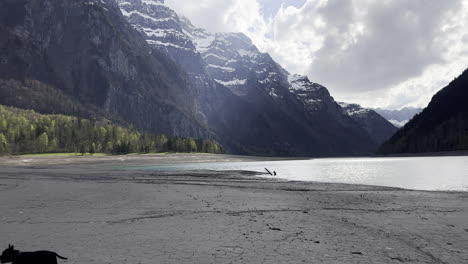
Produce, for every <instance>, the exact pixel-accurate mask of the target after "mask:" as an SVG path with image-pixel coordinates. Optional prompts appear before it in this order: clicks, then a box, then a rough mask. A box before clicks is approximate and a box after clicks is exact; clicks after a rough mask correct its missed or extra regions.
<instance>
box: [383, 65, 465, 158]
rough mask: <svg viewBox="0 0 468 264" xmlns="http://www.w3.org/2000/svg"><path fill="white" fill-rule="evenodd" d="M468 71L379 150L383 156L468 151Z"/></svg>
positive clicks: (443, 90) (435, 97)
mask: <svg viewBox="0 0 468 264" xmlns="http://www.w3.org/2000/svg"><path fill="white" fill-rule="evenodd" d="M467 101H468V70H465V71H464V72H463V73H462V75H461V76H459V77H458V78H456V79H455V80H454V81H452V82H451V83H450V84H449V85H448V86H447V87H445V88H444V89H442V90H441V91H439V92H438V93H437V94H436V95H435V96H434V97H433V98H432V100H431V102H430V103H429V106H428V107H427V108H426V109H424V110H423V111H422V112H421V113H420V114H418V115H416V116H415V117H414V118H413V119H412V120H411V121H410V122H409V123H408V124H406V125H405V126H404V127H403V128H402V129H401V130H399V131H398V132H397V133H396V134H395V135H394V136H393V137H392V138H391V139H390V140H388V141H387V142H386V143H385V144H383V145H382V146H381V147H380V150H379V153H381V154H399V153H424V152H442V151H463V150H468V104H467V103H466V102H467Z"/></svg>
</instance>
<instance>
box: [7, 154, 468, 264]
mask: <svg viewBox="0 0 468 264" xmlns="http://www.w3.org/2000/svg"><path fill="white" fill-rule="evenodd" d="M252 159H256V160H259V159H260V160H261V158H245V157H233V156H210V155H167V156H132V157H129V156H123V157H61V158H58V157H14V158H1V159H0V212H1V214H0V241H1V243H3V245H4V246H1V247H5V248H6V246H7V245H8V243H13V244H15V245H16V246H17V247H18V248H20V249H24V250H40V249H47V250H53V251H57V252H58V253H59V254H61V255H63V256H66V257H68V258H69V260H68V261H66V263H70V264H71V263H73V264H75V263H76V264H78V263H89V264H94V263H96V264H97V263H99V264H103V263H119V264H120V263H132V264H135V263H142V264H143V263H148V264H150V263H457V264H458V263H468V193H449V192H420V191H409V190H401V189H394V188H385V187H372V186H357V185H340V184H322V183H303V182H285V181H274V180H267V179H262V178H259V177H257V175H256V174H255V173H253V172H247V171H223V172H216V171H192V172H187V171H185V172H178V171H171V172H155V171H143V170H126V169H125V168H124V167H123V166H122V164H126V165H131V166H132V165H135V166H137V165H138V166H141V165H144V164H154V163H157V164H173V163H177V162H181V161H184V162H204V161H244V160H252Z"/></svg>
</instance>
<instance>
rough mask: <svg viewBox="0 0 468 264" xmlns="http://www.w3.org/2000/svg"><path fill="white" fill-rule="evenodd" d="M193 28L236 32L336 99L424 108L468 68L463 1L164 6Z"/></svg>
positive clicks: (246, 0)
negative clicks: (192, 24) (244, 35)
mask: <svg viewBox="0 0 468 264" xmlns="http://www.w3.org/2000/svg"><path fill="white" fill-rule="evenodd" d="M166 3H167V4H168V5H169V6H171V7H172V8H174V9H175V10H176V11H178V12H179V13H181V14H183V15H185V16H187V17H188V18H190V19H191V20H192V22H193V23H194V24H195V25H196V26H199V27H204V28H207V29H209V30H210V31H213V32H219V31H222V32H244V33H245V34H246V35H248V36H249V37H250V38H252V40H253V41H254V43H255V44H256V45H257V46H258V47H259V49H260V50H262V51H264V52H268V53H270V54H271V55H272V57H273V58H274V59H275V60H276V61H277V62H279V63H280V64H281V65H283V66H284V67H285V68H286V69H287V70H288V71H290V72H291V73H299V74H306V75H308V76H309V77H310V79H311V80H312V81H315V82H318V83H320V84H323V85H325V86H326V87H328V89H329V90H330V91H331V93H332V95H333V96H334V97H335V98H336V99H337V100H340V101H347V102H357V103H360V104H362V105H364V106H367V107H386V108H392V109H396V108H401V107H404V106H423V107H424V106H426V105H427V103H428V102H429V100H430V98H431V97H432V95H434V93H435V92H437V91H438V90H440V89H441V88H443V87H444V86H445V85H446V84H448V83H449V82H450V81H451V80H453V78H455V77H456V76H458V75H460V74H461V73H462V71H463V70H464V69H466V68H468V0H223V1H220V0H197V1H195V0H193V1H192V0H190V1H189V0H166Z"/></svg>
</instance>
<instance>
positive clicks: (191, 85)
mask: <svg viewBox="0 0 468 264" xmlns="http://www.w3.org/2000/svg"><path fill="white" fill-rule="evenodd" d="M0 36H1V38H0V62H1V63H0V95H1V96H0V104H5V105H9V106H17V107H20V108H29V109H35V110H37V111H40V112H41V113H51V114H69V115H75V116H81V117H85V118H92V119H94V118H108V119H111V120H114V121H118V122H123V123H126V124H129V125H131V126H133V127H134V128H136V129H139V130H141V131H145V132H150V133H155V134H166V135H169V136H184V137H193V138H206V139H215V140H217V141H219V142H220V143H222V144H223V146H224V147H225V149H226V150H227V151H228V152H230V153H238V154H251V155H268V156H348V155H366V154H370V153H372V152H373V151H374V150H375V149H376V148H377V147H378V141H376V140H375V139H374V138H373V137H372V136H371V135H370V134H369V130H367V129H366V128H365V127H363V125H362V124H361V123H359V122H356V121H355V120H354V119H353V118H352V117H350V116H348V115H347V114H346V113H344V112H343V109H342V108H341V107H340V106H339V105H338V104H337V103H336V102H335V100H334V99H333V97H332V96H331V95H330V93H329V92H328V90H327V89H326V88H325V87H323V86H321V85H319V84H316V83H313V82H311V81H310V80H309V79H308V78H307V77H306V76H299V75H294V74H290V73H289V72H287V71H286V70H285V69H283V68H282V67H281V66H280V65H279V64H278V63H276V62H275V61H274V60H273V59H272V58H271V56H270V55H269V54H267V53H262V52H261V51H259V49H258V48H257V47H256V46H255V45H254V44H253V43H252V41H251V40H250V39H249V38H248V37H247V36H245V35H244V34H241V33H211V32H208V31H206V30H204V29H200V28H197V27H195V26H193V25H192V24H191V23H190V21H189V20H188V19H186V18H184V17H179V16H178V15H177V13H176V12H174V10H172V9H170V8H169V7H168V6H166V5H165V4H164V1H163V0H115V1H114V0H43V1H34V0H4V1H1V2H0Z"/></svg>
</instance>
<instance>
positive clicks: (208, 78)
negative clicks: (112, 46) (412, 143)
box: [117, 0, 378, 156]
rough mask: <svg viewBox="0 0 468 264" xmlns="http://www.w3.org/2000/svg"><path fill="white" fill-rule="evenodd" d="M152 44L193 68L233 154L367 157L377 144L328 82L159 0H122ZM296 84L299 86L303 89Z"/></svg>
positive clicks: (201, 99)
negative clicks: (195, 21)
mask: <svg viewBox="0 0 468 264" xmlns="http://www.w3.org/2000/svg"><path fill="white" fill-rule="evenodd" d="M117 2H118V3H119V7H120V8H121V11H122V14H123V15H124V16H125V17H126V18H127V20H128V21H129V22H130V23H131V24H132V25H133V27H134V28H135V29H136V30H138V31H139V32H140V33H141V34H142V36H143V37H144V38H146V40H147V42H148V44H149V45H150V46H151V47H152V48H153V49H154V50H156V51H159V52H163V53H165V54H167V55H168V56H169V57H170V58H172V59H173V60H174V61H175V62H176V64H178V65H181V67H182V68H183V69H184V70H185V71H187V72H188V74H189V76H190V78H191V80H192V81H191V83H192V89H193V90H194V91H196V92H195V94H196V98H197V102H198V105H199V106H200V109H201V111H202V112H203V113H204V116H206V117H207V120H208V124H209V126H210V128H211V129H212V130H213V131H215V133H216V134H217V135H220V137H221V138H223V140H224V141H223V142H224V143H226V142H227V143H228V144H229V145H231V149H232V147H233V146H234V149H235V150H236V151H239V150H240V151H241V152H244V153H248V154H261V155H272V154H274V153H277V154H278V153H280V154H281V155H308V156H310V155H312V156H337V155H362V154H369V153H371V152H372V151H373V150H374V149H376V147H377V145H378V144H377V142H374V141H373V140H372V139H370V136H369V135H368V133H367V131H366V130H365V129H364V128H362V127H361V126H360V125H359V124H358V123H356V122H355V121H354V120H353V119H352V118H350V117H349V116H347V115H345V114H343V112H342V109H341V107H340V106H339V105H338V104H337V103H336V102H335V101H334V99H333V98H332V97H331V96H330V94H329V92H328V91H327V89H326V88H325V87H322V86H320V87H321V88H320V89H315V88H314V86H316V85H317V84H314V83H312V82H310V81H309V80H308V79H307V77H302V79H301V78H299V77H298V76H296V75H292V74H290V73H288V72H287V71H286V70H284V69H283V68H282V67H281V66H280V65H279V64H278V63H276V62H275V61H274V60H273V59H272V58H271V56H270V55H269V54H267V53H262V52H260V51H259V50H258V48H257V47H256V46H255V45H254V44H253V43H252V41H251V40H250V39H249V38H248V37H247V36H245V35H244V34H242V33H211V32H208V31H207V30H204V29H201V28H197V27H195V26H193V25H192V23H191V22H190V21H189V20H188V19H187V18H185V17H179V16H178V15H177V13H176V12H174V11H173V10H172V9H170V8H169V7H168V6H166V5H165V4H164V1H162V0H145V1H139V0H117ZM298 87H299V88H298Z"/></svg>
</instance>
